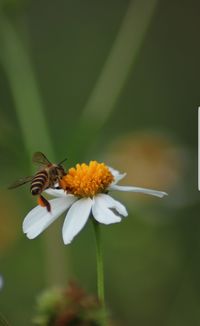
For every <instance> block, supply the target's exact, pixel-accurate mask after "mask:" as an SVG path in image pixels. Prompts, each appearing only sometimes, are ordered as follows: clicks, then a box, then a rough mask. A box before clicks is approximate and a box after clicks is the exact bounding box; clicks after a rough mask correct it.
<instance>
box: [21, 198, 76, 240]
mask: <svg viewBox="0 0 200 326" xmlns="http://www.w3.org/2000/svg"><path fill="white" fill-rule="evenodd" d="M75 200H76V197H74V196H65V198H63V197H62V198H56V199H52V200H49V203H50V205H51V212H48V211H47V209H46V207H41V206H36V207H35V208H33V209H32V210H31V211H30V212H29V213H28V214H27V215H26V217H25V219H24V221H23V231H24V233H26V235H27V237H28V238H29V239H34V238H35V237H37V236H38V235H39V234H40V233H41V232H42V231H44V230H45V229H46V228H47V227H48V226H49V225H50V224H51V223H53V222H54V221H55V220H56V219H57V218H58V217H59V216H60V215H61V214H62V213H63V212H64V211H65V210H66V209H68V208H69V207H70V206H71V205H72V204H73V203H74V201H75Z"/></svg>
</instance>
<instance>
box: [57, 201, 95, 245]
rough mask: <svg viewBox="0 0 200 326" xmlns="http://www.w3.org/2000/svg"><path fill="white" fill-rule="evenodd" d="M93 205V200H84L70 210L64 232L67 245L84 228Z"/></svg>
mask: <svg viewBox="0 0 200 326" xmlns="http://www.w3.org/2000/svg"><path fill="white" fill-rule="evenodd" d="M92 203H93V201H92V199H90V198H82V199H79V200H78V201H77V202H76V203H75V204H74V205H72V207H71V208H70V209H69V211H68V213H67V215H66V218H65V222H64V225H63V230H62V234H63V240H64V243H65V244H69V243H70V242H71V241H72V240H73V238H74V237H75V236H76V235H77V234H78V233H79V232H80V231H81V230H82V228H83V227H84V225H85V223H86V222H87V220H88V217H89V215H90V212H91V207H92Z"/></svg>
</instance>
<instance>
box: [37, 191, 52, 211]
mask: <svg viewBox="0 0 200 326" xmlns="http://www.w3.org/2000/svg"><path fill="white" fill-rule="evenodd" d="M38 204H39V205H40V206H42V207H46V209H47V211H48V212H51V205H50V204H49V202H48V200H47V199H46V198H44V197H43V196H42V195H40V196H39V197H38Z"/></svg>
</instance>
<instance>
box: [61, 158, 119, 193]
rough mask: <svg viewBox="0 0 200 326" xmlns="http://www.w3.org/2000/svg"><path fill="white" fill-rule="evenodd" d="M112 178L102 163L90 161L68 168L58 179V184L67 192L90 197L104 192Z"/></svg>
mask: <svg viewBox="0 0 200 326" xmlns="http://www.w3.org/2000/svg"><path fill="white" fill-rule="evenodd" d="M113 180H114V177H113V175H112V174H111V172H110V170H109V169H108V167H107V166H106V165H105V164H104V163H98V162H97V161H90V163H89V165H87V164H85V163H82V164H76V167H74V168H71V169H69V171H68V172H67V174H66V175H65V176H64V177H63V178H62V179H61V180H60V186H61V188H63V189H64V190H65V191H67V193H70V194H73V195H75V196H80V197H92V196H94V195H96V194H97V193H100V192H104V191H105V190H106V188H107V187H108V186H109V185H110V184H111V182H112V181H113Z"/></svg>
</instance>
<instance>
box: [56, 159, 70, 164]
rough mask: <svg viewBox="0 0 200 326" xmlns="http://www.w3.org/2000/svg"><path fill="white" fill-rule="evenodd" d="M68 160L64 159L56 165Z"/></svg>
mask: <svg viewBox="0 0 200 326" xmlns="http://www.w3.org/2000/svg"><path fill="white" fill-rule="evenodd" d="M67 159H68V158H65V159H64V160H62V161H61V162H59V163H58V165H60V164H62V163H63V162H65V161H66V160H67Z"/></svg>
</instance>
